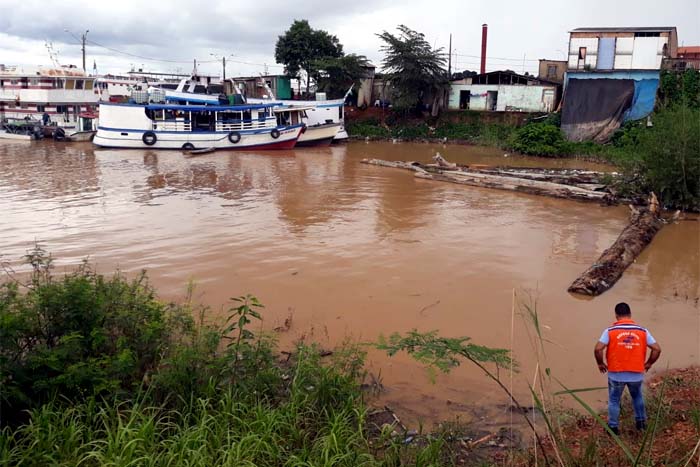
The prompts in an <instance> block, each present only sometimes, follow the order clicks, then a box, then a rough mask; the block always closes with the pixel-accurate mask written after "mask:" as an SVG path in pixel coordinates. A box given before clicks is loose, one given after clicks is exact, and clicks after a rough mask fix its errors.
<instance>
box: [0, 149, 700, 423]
mask: <svg viewBox="0 0 700 467" xmlns="http://www.w3.org/2000/svg"><path fill="white" fill-rule="evenodd" d="M436 151H440V152H441V153H442V154H443V155H444V156H445V157H446V158H448V159H449V160H453V161H457V162H461V163H478V164H487V165H503V164H508V165H524V166H553V165H556V166H579V167H580V166H582V165H583V166H585V167H590V168H594V169H603V170H605V169H607V168H606V167H600V166H596V165H595V164H584V163H581V162H572V161H569V160H555V161H552V160H543V159H535V158H520V157H511V156H508V157H504V154H503V152H501V151H498V150H493V149H488V148H475V147H465V146H447V147H445V146H440V145H427V144H389V143H371V144H367V143H364V142H358V143H351V144H348V145H345V146H333V147H330V148H323V149H309V150H295V151H285V152H277V153H275V152H270V153H261V154H256V153H252V152H251V153H223V152H222V153H214V154H207V155H204V156H200V157H194V158H185V157H184V156H183V154H181V153H180V152H177V151H151V150H127V151H117V150H97V149H94V148H93V147H92V146H91V145H89V144H73V145H71V144H56V143H53V142H47V141H42V142H31V143H25V142H21V143H16V142H8V143H6V142H2V143H0V212H2V214H3V219H2V222H1V223H0V238H2V243H1V244H0V245H1V249H0V253H1V254H2V255H3V259H4V260H9V261H11V262H15V264H17V262H18V261H19V258H20V257H21V256H22V254H24V252H25V250H27V249H28V248H30V247H31V246H32V244H33V242H34V241H35V240H37V241H40V242H41V243H42V244H43V245H45V246H46V248H48V249H49V250H50V251H51V252H52V253H53V255H54V256H55V257H57V258H58V260H59V261H58V263H57V264H58V265H59V267H60V266H61V265H67V264H69V263H75V262H78V261H80V259H82V258H84V257H85V256H88V255H89V256H90V257H91V259H92V260H93V261H94V262H96V263H97V265H98V268H99V269H100V270H103V271H109V270H112V269H114V268H116V267H119V268H121V269H123V270H125V271H127V272H130V271H136V270H139V269H141V268H147V269H148V270H149V271H150V275H151V277H152V279H153V281H154V283H155V284H156V286H157V287H158V289H159V290H160V291H161V293H162V294H163V295H165V296H166V297H168V298H177V297H179V296H181V294H182V293H184V290H185V285H186V283H187V281H188V280H190V279H194V280H195V281H196V282H197V283H198V284H199V291H200V292H201V294H202V295H201V297H202V300H203V301H205V302H206V303H208V304H210V305H212V309H213V310H214V311H213V313H218V310H219V309H220V307H221V306H222V305H223V304H225V302H226V301H227V300H228V298H229V297H231V296H234V295H239V294H242V293H246V292H250V293H254V294H256V295H257V296H258V297H259V298H260V299H261V300H262V301H263V302H264V303H265V304H266V320H267V321H266V322H267V325H268V326H269V327H270V328H274V327H276V326H278V325H279V324H281V323H282V322H283V321H284V320H285V319H286V318H287V317H288V316H289V315H292V316H293V321H292V322H293V326H292V329H291V330H290V331H289V332H288V333H285V334H281V335H280V336H279V338H280V341H281V344H282V345H284V346H286V345H289V344H290V343H291V342H292V341H294V340H296V339H299V338H301V337H304V338H307V339H308V338H313V339H316V340H319V341H321V342H322V344H323V345H331V344H333V343H335V342H338V341H340V340H342V339H343V338H345V337H346V336H351V337H352V338H354V339H361V340H364V341H370V340H375V339H376V338H377V337H378V335H380V334H384V335H387V334H390V333H392V332H394V331H407V330H410V329H412V328H418V329H421V330H431V329H438V330H440V332H441V333H444V334H446V335H451V336H456V335H468V336H471V337H472V338H473V339H474V341H476V342H479V343H484V344H487V345H491V346H496V347H504V348H512V349H513V351H514V355H515V357H516V359H517V360H518V361H519V362H520V363H521V367H522V374H521V376H518V377H516V390H517V391H518V392H519V393H522V394H523V395H525V396H527V394H528V393H527V387H526V385H525V380H526V379H528V376H527V375H530V374H531V373H532V370H533V367H534V363H535V362H533V361H532V358H531V355H532V353H531V351H530V347H529V344H528V340H527V335H526V332H525V329H524V326H523V321H522V319H521V318H520V317H519V316H518V315H517V314H516V315H515V317H514V323H515V327H514V334H513V336H511V328H510V323H511V319H512V318H513V316H512V311H513V304H512V297H513V290H514V289H515V290H517V291H522V290H524V289H526V290H530V291H534V292H533V294H534V295H535V296H537V298H538V305H539V311H540V313H541V320H542V322H543V324H544V326H545V328H544V329H545V332H546V337H547V339H549V340H551V341H552V342H553V343H554V344H552V345H551V346H550V352H549V359H550V361H549V362H548V364H549V365H550V366H551V367H552V369H553V371H554V372H555V374H556V375H558V376H559V377H560V378H562V379H564V380H566V381H567V382H568V383H569V384H570V385H571V386H574V387H576V386H581V387H589V386H591V385H600V383H601V382H602V381H604V380H602V381H601V377H600V375H598V374H597V371H596V367H595V365H594V364H593V360H592V357H591V348H592V346H593V344H594V342H595V339H596V338H597V337H598V336H599V335H600V331H601V330H602V328H603V327H605V326H606V325H607V324H608V323H609V322H610V321H611V320H612V309H613V307H614V305H615V303H617V302H618V301H621V300H624V301H627V302H629V303H630V304H631V305H632V308H633V310H634V313H635V317H636V318H637V319H638V320H639V321H640V322H642V323H644V324H646V325H648V326H649V327H650V328H652V330H653V332H654V335H655V336H656V337H657V338H658V339H659V341H660V342H661V345H662V346H663V347H664V354H663V356H662V361H661V363H660V364H659V367H660V368H663V367H665V366H666V365H667V364H668V365H672V366H678V365H686V364H689V363H698V362H699V358H700V357H699V355H700V337H699V335H700V319H699V317H698V303H697V300H698V296H699V295H700V291H699V290H698V287H699V285H698V284H699V283H700V231H699V227H700V222H697V221H684V222H680V223H678V224H674V225H668V226H666V227H664V229H663V230H662V231H661V233H660V234H659V235H658V236H657V238H656V239H655V240H654V242H653V243H652V245H651V246H650V247H649V248H648V249H647V250H646V251H645V252H644V253H643V254H642V255H641V256H640V257H639V259H638V260H637V262H636V263H635V264H633V265H632V266H631V267H630V268H629V269H628V271H627V272H626V273H625V275H624V276H623V278H622V279H621V280H620V282H619V283H618V284H617V285H616V286H615V287H614V288H613V289H612V290H611V291H609V292H607V293H606V294H604V295H602V296H601V297H598V298H595V299H587V300H583V299H580V298H576V297H572V296H571V295H569V294H568V293H566V288H567V287H568V285H569V284H570V283H571V281H572V280H573V279H574V278H575V277H576V276H577V275H578V274H579V273H581V272H582V271H583V270H585V269H586V268H587V267H588V266H589V265H590V264H591V263H592V262H593V261H594V260H595V259H596V258H597V257H598V255H599V254H600V252H601V251H602V250H603V249H605V248H606V247H607V246H609V245H610V244H611V243H612V242H613V241H614V240H615V238H616V237H617V235H618V234H619V231H620V230H621V229H622V227H623V226H624V225H625V223H626V220H627V215H628V214H627V209H626V208H624V207H617V208H604V207H599V206H596V205H591V204H583V203H576V202H571V201H566V200H554V199H548V198H543V197H534V196H529V195H523V194H517V193H506V192H500V191H494V190H485V189H477V188H471V187H465V186H459V185H451V184H444V183H436V182H432V181H429V180H422V179H416V178H414V177H413V175H412V174H411V173H409V172H403V171H398V170H390V169H385V168H380V167H373V166H367V165H363V164H360V163H359V162H360V160H361V159H362V158H365V157H376V158H382V159H392V160H419V161H429V160H430V158H431V157H432V156H433V155H434V154H435V152H436ZM519 293H521V296H522V295H524V294H523V293H522V292H519ZM516 309H517V307H516ZM369 368H370V370H371V371H373V372H374V373H379V372H381V377H382V379H383V383H384V384H385V386H386V387H387V392H386V393H385V394H384V395H383V396H382V399H381V401H380V402H382V403H389V404H391V405H392V406H394V407H396V408H398V409H399V411H401V412H402V413H403V415H404V416H405V417H406V418H407V419H408V420H409V421H411V420H415V419H419V418H421V419H424V420H434V419H436V418H441V417H450V416H453V415H455V414H459V413H462V414H464V415H465V416H473V415H474V414H473V413H471V409H469V407H473V406H474V404H473V403H475V402H477V403H480V404H481V403H488V402H503V401H502V400H501V399H500V394H497V393H495V392H494V391H493V390H492V389H493V387H492V386H491V385H490V383H489V382H488V381H486V380H485V379H484V378H483V377H482V376H481V375H480V374H479V373H478V371H476V370H474V369H472V368H469V367H463V368H459V369H456V370H455V371H453V373H451V374H450V375H449V376H444V375H440V376H438V378H437V384H436V385H432V384H431V383H430V382H429V380H428V379H427V378H426V377H425V375H424V373H423V370H422V369H421V367H420V366H418V365H416V364H415V363H413V362H412V361H410V360H409V359H408V358H406V357H401V356H399V357H395V358H392V359H388V358H387V357H385V356H384V355H382V354H379V353H377V352H375V351H370V352H369ZM589 397H590V398H591V399H592V400H593V401H594V402H595V401H596V400H597V399H600V400H604V399H605V395H604V394H591V395H590V396H589ZM448 402H449V403H448ZM465 404H466V405H465ZM492 415H493V414H492Z"/></svg>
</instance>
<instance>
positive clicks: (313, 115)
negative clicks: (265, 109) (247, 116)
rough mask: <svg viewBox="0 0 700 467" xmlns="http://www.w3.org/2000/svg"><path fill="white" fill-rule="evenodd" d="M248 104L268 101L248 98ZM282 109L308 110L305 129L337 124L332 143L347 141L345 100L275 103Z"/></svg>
mask: <svg viewBox="0 0 700 467" xmlns="http://www.w3.org/2000/svg"><path fill="white" fill-rule="evenodd" d="M246 101H247V102H248V103H249V104H263V103H266V102H270V100H268V99H256V98H248V99H247V100H246ZM277 102H278V103H279V105H281V106H283V107H304V108H308V110H307V111H306V114H307V122H306V125H307V127H312V126H317V125H325V124H328V123H337V124H338V131H337V132H336V134H335V136H334V137H333V141H334V142H338V141H343V140H347V139H348V132H347V131H346V130H345V116H344V111H345V110H344V109H345V107H344V106H345V99H332V100H324V101H295V100H281V101H277Z"/></svg>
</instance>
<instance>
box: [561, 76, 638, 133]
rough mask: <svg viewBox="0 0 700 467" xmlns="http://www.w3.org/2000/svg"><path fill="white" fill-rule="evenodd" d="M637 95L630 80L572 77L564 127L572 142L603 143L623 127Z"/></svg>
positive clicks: (562, 118) (565, 100)
mask: <svg viewBox="0 0 700 467" xmlns="http://www.w3.org/2000/svg"><path fill="white" fill-rule="evenodd" d="M634 94H635V85H634V81H633V80H631V79H569V82H568V84H567V86H566V92H565V94H564V104H563V110H562V115H561V129H562V131H563V132H564V134H565V135H566V137H567V139H568V140H569V141H585V140H593V141H596V142H599V143H604V142H606V141H607V140H609V139H610V137H611V136H612V134H613V133H614V132H615V130H617V129H618V128H619V127H620V124H621V123H622V121H623V117H624V115H625V112H626V111H627V110H628V109H630V108H631V107H632V103H633V101H634Z"/></svg>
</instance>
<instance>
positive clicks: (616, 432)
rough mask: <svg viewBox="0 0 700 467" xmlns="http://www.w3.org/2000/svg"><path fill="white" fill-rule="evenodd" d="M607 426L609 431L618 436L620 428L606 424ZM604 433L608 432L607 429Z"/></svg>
mask: <svg viewBox="0 0 700 467" xmlns="http://www.w3.org/2000/svg"><path fill="white" fill-rule="evenodd" d="M608 428H610V431H612V432H613V433H615V434H616V435H617V436H620V429H619V428H618V427H616V426H610V425H608ZM606 433H608V435H609V434H610V432H609V431H607V432H606Z"/></svg>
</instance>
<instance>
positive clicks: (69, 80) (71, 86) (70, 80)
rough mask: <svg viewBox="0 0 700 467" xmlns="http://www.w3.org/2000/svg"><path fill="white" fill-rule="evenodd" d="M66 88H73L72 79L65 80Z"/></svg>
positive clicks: (73, 82)
mask: <svg viewBox="0 0 700 467" xmlns="http://www.w3.org/2000/svg"><path fill="white" fill-rule="evenodd" d="M66 89H75V80H74V79H67V80H66Z"/></svg>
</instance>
